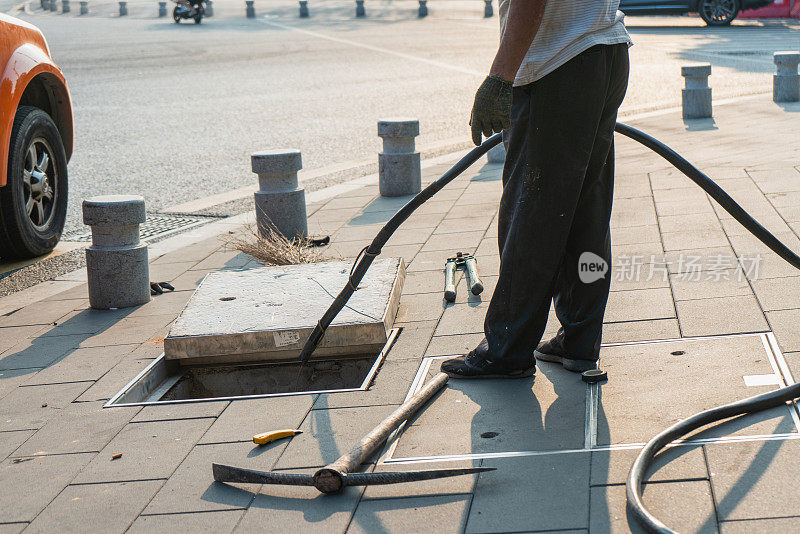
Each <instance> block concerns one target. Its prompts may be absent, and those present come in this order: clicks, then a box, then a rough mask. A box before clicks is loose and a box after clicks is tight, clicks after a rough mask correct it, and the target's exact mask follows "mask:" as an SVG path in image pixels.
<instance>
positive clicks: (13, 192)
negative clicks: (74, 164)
mask: <svg viewBox="0 0 800 534" xmlns="http://www.w3.org/2000/svg"><path fill="white" fill-rule="evenodd" d="M0 70H1V71H2V76H1V77H0V258H2V259H4V260H6V259H20V258H30V257H33V256H38V255H40V254H45V253H47V252H50V251H51V250H52V249H53V248H54V247H55V246H56V244H57V243H58V240H59V239H60V238H61V232H62V230H63V229H64V221H65V219H66V216H67V162H68V161H69V158H70V156H71V155H72V139H73V127H72V101H71V100H70V95H69V89H68V88H67V82H66V80H65V79H64V75H63V73H62V72H61V69H60V68H58V66H56V64H55V63H54V62H53V59H52V58H51V57H50V49H49V48H48V46H47V41H45V38H44V35H42V32H40V31H39V29H38V28H36V27H35V26H33V25H31V24H28V23H27V22H24V21H21V20H19V19H16V18H14V17H9V16H7V15H3V14H0Z"/></svg>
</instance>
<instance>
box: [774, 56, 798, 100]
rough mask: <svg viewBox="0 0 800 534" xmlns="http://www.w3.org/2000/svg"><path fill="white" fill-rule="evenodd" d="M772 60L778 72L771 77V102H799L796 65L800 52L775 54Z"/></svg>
mask: <svg viewBox="0 0 800 534" xmlns="http://www.w3.org/2000/svg"><path fill="white" fill-rule="evenodd" d="M772 60H773V61H774V62H775V65H776V66H777V67H778V72H777V74H775V75H774V76H773V77H772V100H773V101H775V102H799V101H800V75H798V74H797V65H798V63H800V52H775V53H774V54H773V56H772Z"/></svg>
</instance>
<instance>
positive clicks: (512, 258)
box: [443, 47, 609, 376]
mask: <svg viewBox="0 0 800 534" xmlns="http://www.w3.org/2000/svg"><path fill="white" fill-rule="evenodd" d="M604 48H607V47H593V48H591V49H589V50H587V51H585V52H583V53H582V54H580V55H578V56H577V57H575V58H573V59H572V60H571V61H569V62H567V63H566V64H565V65H563V66H561V67H559V68H558V69H556V70H555V71H554V72H552V73H551V74H549V75H547V76H545V77H544V78H542V79H541V80H539V81H537V82H534V83H533V84H530V85H529V86H526V87H523V88H518V89H515V92H514V105H513V107H512V128H511V138H510V143H509V150H508V154H507V160H506V167H505V168H504V171H503V195H502V198H501V201H500V212H499V221H498V241H499V248H500V277H499V279H498V283H497V287H496V289H495V291H494V295H493V296H492V300H491V303H490V305H489V309H488V311H487V314H486V321H485V325H484V331H485V335H486V340H485V342H483V343H481V345H479V347H478V348H476V349H475V351H473V352H472V353H470V354H471V355H472V356H469V355H468V356H467V358H466V360H471V361H477V360H478V359H480V358H483V359H485V360H488V361H489V362H491V363H492V364H493V365H494V366H495V367H496V368H497V369H501V368H505V369H524V368H528V367H530V366H531V362H532V358H533V350H534V349H535V348H536V345H537V344H538V342H539V340H540V338H541V335H542V332H543V331H544V327H545V324H546V321H547V315H548V311H549V307H550V300H551V298H552V295H553V289H554V284H555V278H556V275H557V273H558V269H559V265H560V264H561V261H562V257H563V254H564V250H565V247H566V243H567V239H568V237H569V233H570V228H571V226H572V221H573V217H574V214H575V210H576V208H577V206H578V202H579V199H580V195H581V191H582V188H583V182H584V177H585V175H586V171H587V168H588V167H589V164H590V160H591V156H592V151H593V148H594V144H595V134H596V132H597V129H598V127H599V125H600V122H601V119H602V117H603V111H604V109H605V106H606V98H607V91H608V88H609V72H608V69H607V65H606V62H605V61H604V58H605V57H606V55H607V54H606V53H605V52H604V51H603V49H604ZM466 367H470V366H469V365H468V366H466ZM443 369H445V366H444V365H443ZM452 371H453V375H456V376H457V375H458V374H459V373H458V372H457V371H458V369H453V370H452ZM469 372H471V370H470V369H469V368H468V369H466V371H465V373H469ZM473 374H474V375H476V376H477V375H480V373H473Z"/></svg>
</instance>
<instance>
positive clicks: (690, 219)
mask: <svg viewBox="0 0 800 534" xmlns="http://www.w3.org/2000/svg"><path fill="white" fill-rule="evenodd" d="M658 226H659V228H660V230H661V232H662V233H665V232H667V233H668V232H681V231H684V229H686V228H687V227H688V228H690V229H691V230H692V231H698V230H719V229H720V228H722V226H721V225H720V222H719V219H718V218H717V216H716V214H715V213H714V212H713V211H712V210H708V211H705V212H703V213H680V214H678V215H666V216H660V217H659V218H658Z"/></svg>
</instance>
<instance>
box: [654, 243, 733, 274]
mask: <svg viewBox="0 0 800 534" xmlns="http://www.w3.org/2000/svg"><path fill="white" fill-rule="evenodd" d="M657 260H658V263H659V266H661V268H662V269H663V266H664V265H665V264H666V267H667V270H668V271H669V273H670V274H683V273H686V274H687V275H688V274H695V273H697V272H698V271H699V272H701V273H705V272H706V271H714V270H715V269H718V268H719V267H718V266H719V264H720V263H721V262H725V263H728V262H729V263H732V264H736V263H738V259H737V257H736V255H735V254H734V253H733V249H732V248H731V247H730V246H728V245H725V246H719V247H706V248H690V249H681V250H670V251H667V252H666V253H665V254H664V257H663V258H657ZM660 272H662V271H659V273H660Z"/></svg>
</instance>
